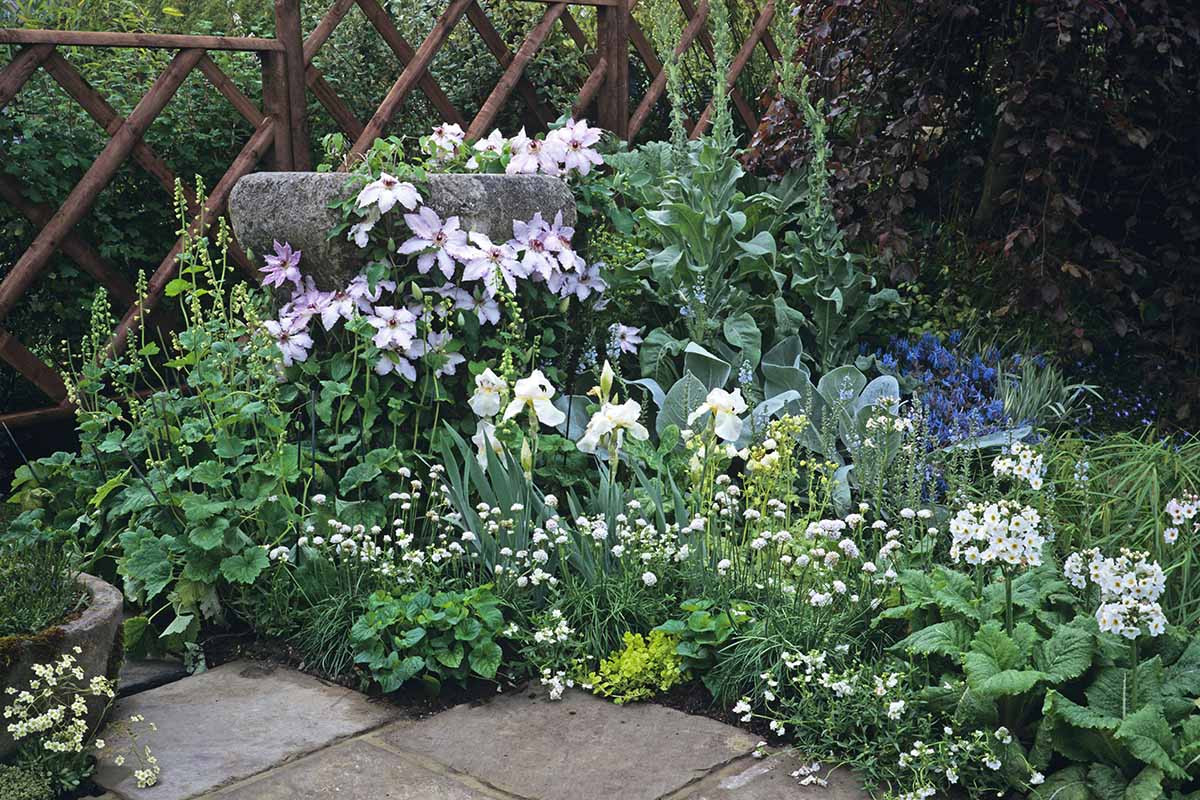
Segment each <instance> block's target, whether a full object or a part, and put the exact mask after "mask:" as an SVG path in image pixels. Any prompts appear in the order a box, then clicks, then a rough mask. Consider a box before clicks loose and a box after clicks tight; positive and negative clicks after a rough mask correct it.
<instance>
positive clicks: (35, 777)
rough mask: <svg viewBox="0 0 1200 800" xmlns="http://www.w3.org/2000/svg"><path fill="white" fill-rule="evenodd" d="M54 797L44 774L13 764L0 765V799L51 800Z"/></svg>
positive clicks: (50, 785) (52, 788) (55, 793)
mask: <svg viewBox="0 0 1200 800" xmlns="http://www.w3.org/2000/svg"><path fill="white" fill-rule="evenodd" d="M56 795H57V792H55V791H54V787H53V785H52V784H51V782H50V778H48V777H47V776H46V775H45V774H44V773H41V772H38V771H36V770H32V769H28V768H25V767H19V766H17V765H15V764H0V797H3V798H5V800H53V798H54V797H55V796H56Z"/></svg>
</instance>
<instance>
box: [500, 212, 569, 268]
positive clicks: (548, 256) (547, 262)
mask: <svg viewBox="0 0 1200 800" xmlns="http://www.w3.org/2000/svg"><path fill="white" fill-rule="evenodd" d="M510 244H513V245H516V246H517V247H518V248H520V249H521V250H524V252H525V255H524V257H523V258H522V259H521V264H522V266H524V268H525V269H526V270H527V271H528V272H530V273H534V272H536V273H538V274H539V275H541V276H542V277H543V278H546V279H548V278H549V277H550V274H551V273H552V272H553V271H554V269H555V264H556V262H557V260H558V259H557V257H556V253H557V252H558V250H559V248H560V245H559V241H558V238H557V237H554V238H551V237H550V229H549V228H548V227H547V226H546V222H545V220H543V219H542V213H541V212H540V211H539V212H537V213H535V214H534V215H533V219H531V220H529V222H521V221H520V220H513V238H512V241H511V242H510Z"/></svg>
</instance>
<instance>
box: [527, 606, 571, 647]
mask: <svg viewBox="0 0 1200 800" xmlns="http://www.w3.org/2000/svg"><path fill="white" fill-rule="evenodd" d="M550 617H551V621H552V622H553V623H554V625H553V626H548V627H545V628H539V629H538V630H536V631H534V632H533V641H535V642H536V643H538V644H549V643H558V644H563V643H564V642H567V641H569V640H570V638H571V634H573V633H575V631H574V630H573V629H572V628H571V626H570V625H568V624H567V621H566V620H565V619H563V613H562V611H561V610H559V609H557V608H555V609H552V610H551V611H550Z"/></svg>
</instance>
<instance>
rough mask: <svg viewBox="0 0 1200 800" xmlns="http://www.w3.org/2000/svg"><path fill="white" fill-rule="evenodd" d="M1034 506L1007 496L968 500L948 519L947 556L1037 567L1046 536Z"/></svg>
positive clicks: (1012, 565)
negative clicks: (949, 539) (1005, 498)
mask: <svg viewBox="0 0 1200 800" xmlns="http://www.w3.org/2000/svg"><path fill="white" fill-rule="evenodd" d="M1040 525H1041V515H1040V514H1038V511H1037V509H1035V508H1032V507H1030V506H1025V505H1020V504H1018V503H1013V502H1011V501H1008V500H1000V501H997V502H994V503H971V504H970V505H968V506H967V507H966V508H964V509H962V510H961V511H959V512H958V513H957V514H955V515H954V518H953V519H951V520H950V535H951V537H952V542H951V545H950V557H951V558H952V559H954V560H955V561H956V562H957V561H966V562H967V563H968V564H971V565H978V564H1004V565H1007V566H1010V567H1036V566H1038V565H1039V564H1041V563H1042V547H1043V546H1044V545H1045V544H1046V537H1045V536H1044V535H1043V534H1042V532H1041V530H1040Z"/></svg>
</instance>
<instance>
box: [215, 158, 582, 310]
mask: <svg viewBox="0 0 1200 800" xmlns="http://www.w3.org/2000/svg"><path fill="white" fill-rule="evenodd" d="M361 185H362V182H361V179H360V180H359V183H358V184H353V183H351V178H350V177H349V176H347V175H345V174H344V173H335V172H256V173H253V174H251V175H246V176H245V177H243V178H242V179H241V180H239V181H238V182H237V184H235V185H234V187H233V192H232V193H231V194H230V196H229V216H230V219H231V220H232V221H233V231H234V234H235V235H236V236H237V239H238V242H239V243H240V244H241V245H242V247H243V248H245V249H248V250H251V251H252V252H253V253H254V256H255V257H256V258H261V256H262V255H263V254H264V253H270V252H272V242H273V241H275V240H278V241H280V242H287V243H288V244H290V245H291V246H292V247H293V248H295V249H297V250H300V251H302V252H303V254H304V255H303V260H302V261H301V269H302V270H303V271H304V272H305V274H308V275H312V276H313V279H314V280H315V281H316V282H317V286H318V288H320V289H323V290H327V291H328V290H331V289H337V288H341V287H342V286H345V285H346V283H347V281H349V280H350V279H351V278H353V277H354V276H355V275H357V274H358V273H359V272H361V271H362V268H363V266H364V264H365V258H364V251H363V250H361V249H359V247H358V246H357V245H355V244H354V242H351V241H348V240H347V239H346V237H345V234H342V235H341V236H337V237H334V238H330V235H329V234H330V231H331V230H333V228H334V227H335V226H336V225H338V224H339V223H340V222H341V221H342V219H341V212H339V211H338V210H337V209H334V208H330V205H331V204H333V203H337V202H338V201H341V200H344V199H346V198H347V197H350V196H351V195H353V194H354V193H355V191H356V189H355V186H361ZM427 195H428V196H427V197H425V203H426V205H428V206H429V207H430V208H432V209H433V210H434V211H436V212H437V213H438V214H439V215H441V216H442V217H443V218H445V217H449V216H458V217H459V219H460V221H461V223H462V227H463V229H464V230H470V231H478V232H480V233H483V234H485V235H486V236H487V237H488V238H490V239H493V240H499V241H504V240H507V239H508V238H510V237H511V236H512V233H513V231H512V223H513V220H528V219H530V218H531V217H533V215H534V214H535V213H538V212H540V213H541V214H542V216H543V217H544V218H545V219H546V220H547V221H550V220H552V219H554V215H555V214H557V213H559V212H562V215H563V222H565V223H567V224H574V222H575V198H574V196H573V195H572V194H571V189H570V187H568V186H567V185H566V184H565V183H564V182H563V181H561V180H559V179H558V178H555V177H551V176H549V175H486V174H479V175H476V174H463V175H458V174H445V175H437V174H435V175H430V176H429V190H428V192H427ZM389 213H390V214H394V215H397V218H398V215H399V214H401V213H403V209H400V208H396V209H394V210H393V211H391V212H389Z"/></svg>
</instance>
